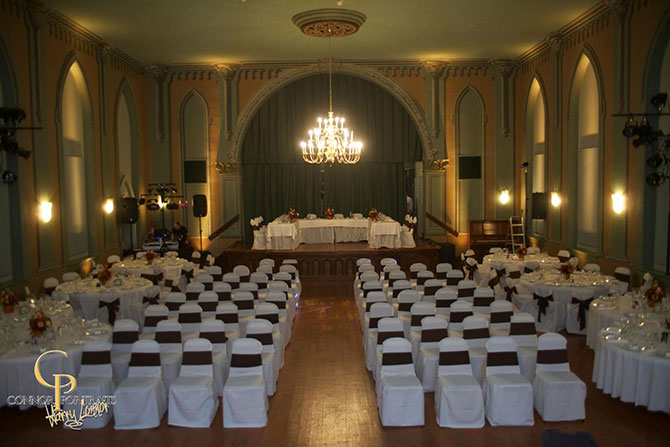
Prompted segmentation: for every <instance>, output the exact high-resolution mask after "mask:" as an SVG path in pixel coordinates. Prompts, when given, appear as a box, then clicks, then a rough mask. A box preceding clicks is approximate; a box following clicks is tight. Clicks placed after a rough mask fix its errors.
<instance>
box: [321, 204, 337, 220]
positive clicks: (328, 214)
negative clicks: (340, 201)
mask: <svg viewBox="0 0 670 447" xmlns="http://www.w3.org/2000/svg"><path fill="white" fill-rule="evenodd" d="M324 214H325V215H326V218H328V219H332V218H333V216H334V215H335V210H334V209H332V208H331V207H328V209H327V210H326V212H325V213H324Z"/></svg>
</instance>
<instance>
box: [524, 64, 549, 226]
mask: <svg viewBox="0 0 670 447" xmlns="http://www.w3.org/2000/svg"><path fill="white" fill-rule="evenodd" d="M546 122H547V108H546V103H545V91H544V88H543V84H542V82H541V81H540V78H539V76H538V75H535V76H533V79H532V80H531V83H530V87H529V88H528V96H527V101H526V121H525V142H526V160H529V161H530V164H529V166H528V179H529V181H528V183H529V184H528V185H527V188H526V189H527V193H528V194H531V197H532V193H545V192H546V190H547V174H546V173H547V156H546V152H547V150H546ZM527 203H528V206H527V208H528V211H527V216H532V215H533V210H532V206H533V204H532V200H529V201H528V202H527ZM530 229H531V232H532V234H533V235H534V236H536V237H544V236H545V221H544V220H539V219H533V220H532V222H531V225H530Z"/></svg>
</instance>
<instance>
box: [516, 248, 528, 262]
mask: <svg viewBox="0 0 670 447" xmlns="http://www.w3.org/2000/svg"><path fill="white" fill-rule="evenodd" d="M527 254H528V249H526V247H524V246H523V245H522V246H521V247H519V248H517V249H516V255H517V256H518V257H519V259H523V258H524V257H525V256H526V255H527Z"/></svg>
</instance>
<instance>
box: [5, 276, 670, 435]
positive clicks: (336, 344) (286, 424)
mask: <svg viewBox="0 0 670 447" xmlns="http://www.w3.org/2000/svg"><path fill="white" fill-rule="evenodd" d="M352 295H353V294H352V287H351V282H350V281H331V282H323V281H309V280H307V281H305V282H304V288H303V296H302V298H301V302H300V306H299V310H298V313H297V316H296V319H295V322H294V324H293V337H292V340H291V343H290V344H289V346H288V347H287V350H286V358H285V365H284V368H282V370H281V372H280V375H279V382H278V384H277V393H276V394H275V396H274V397H272V398H270V410H269V413H268V425H267V427H265V428H261V429H224V428H223V422H222V414H221V407H219V411H218V413H217V415H216V417H215V418H214V422H213V423H212V426H211V427H209V428H204V429H195V428H178V427H170V426H168V425H167V419H168V418H167V415H166V416H165V417H164V418H163V421H162V424H161V426H160V427H158V428H156V429H152V430H137V431H135V430H130V431H118V430H114V426H113V422H112V423H110V424H109V425H108V426H107V427H105V428H103V429H100V430H88V431H80V432H75V431H71V430H65V429H63V428H62V427H60V426H59V427H57V428H50V427H49V424H48V422H47V421H46V420H45V419H44V415H45V412H44V409H32V410H28V411H24V412H22V411H19V410H18V409H8V408H3V409H0V430H2V435H1V437H2V445H3V446H18V445H60V446H78V445H96V446H112V445H124V446H126V447H134V446H138V447H140V446H156V447H159V446H160V447H163V446H186V445H188V446H191V447H196V446H201V445H202V446H209V445H211V446H214V445H216V446H253V447H265V446H267V447H280V446H291V447H293V446H301V447H302V446H356V447H358V446H366V447H376V446H398V447H407V446H489V445H490V446H496V447H506V446H509V447H520V446H533V447H539V446H541V445H542V441H541V438H542V433H543V432H544V431H545V430H549V429H557V430H560V431H562V432H568V433H575V432H577V431H586V432H589V433H591V434H592V435H593V436H594V438H595V439H596V442H597V443H598V445H599V446H603V447H604V446H607V447H613V446H642V445H644V446H667V445H668V439H669V438H670V417H669V416H668V415H665V414H659V413H651V412H649V411H647V410H646V409H645V408H642V407H635V406H633V405H632V404H624V403H622V402H620V401H619V400H616V399H612V398H610V397H609V396H606V395H605V394H603V393H601V392H600V391H598V390H597V389H596V388H595V386H594V385H593V383H592V382H591V368H592V366H593V351H591V350H590V349H589V348H587V347H586V346H585V339H584V337H583V336H575V335H568V356H569V359H570V364H571V367H572V369H573V371H575V373H577V374H578V375H579V376H580V377H581V378H582V380H584V382H585V383H586V384H587V388H588V390H587V400H586V421H585V422H563V423H545V422H543V421H542V419H541V418H540V417H539V416H538V415H537V413H536V414H535V425H534V426H533V427H491V426H489V425H488V424H487V425H486V426H485V427H484V428H482V429H461V430H456V429H447V428H440V427H439V426H438V425H437V424H436V422H435V410H434V409H433V393H427V394H426V400H425V403H426V407H425V412H426V413H425V419H426V425H425V426H424V427H413V428H383V427H382V426H381V424H380V422H379V416H378V413H377V407H376V401H375V385H374V381H373V379H372V376H371V375H370V373H369V372H368V371H367V370H366V369H365V360H364V356H363V347H362V344H361V337H362V336H361V331H360V324H359V321H358V317H357V314H356V308H355V304H354V299H353V296H352Z"/></svg>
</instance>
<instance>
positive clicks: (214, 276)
mask: <svg viewBox="0 0 670 447" xmlns="http://www.w3.org/2000/svg"><path fill="white" fill-rule="evenodd" d="M212 279H214V281H215V282H219V281H221V280H222V279H223V273H214V274H212Z"/></svg>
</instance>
